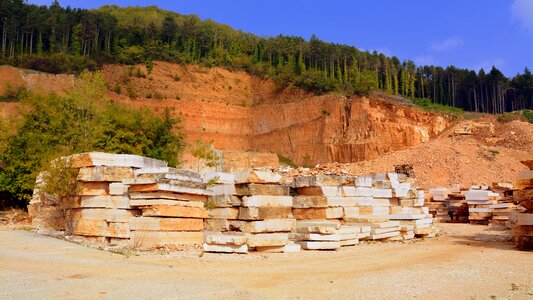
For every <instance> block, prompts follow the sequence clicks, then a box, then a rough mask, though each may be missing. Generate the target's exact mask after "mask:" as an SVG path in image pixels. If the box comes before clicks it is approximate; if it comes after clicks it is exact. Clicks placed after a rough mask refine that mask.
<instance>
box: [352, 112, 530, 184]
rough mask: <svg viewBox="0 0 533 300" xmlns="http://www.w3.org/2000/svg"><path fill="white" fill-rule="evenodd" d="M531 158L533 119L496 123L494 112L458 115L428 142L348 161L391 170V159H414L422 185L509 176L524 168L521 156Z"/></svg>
mask: <svg viewBox="0 0 533 300" xmlns="http://www.w3.org/2000/svg"><path fill="white" fill-rule="evenodd" d="M465 125H467V126H470V127H472V135H456V134H454V129H455V128H459V127H462V126H465ZM526 159H533V124H529V123H526V122H521V121H512V122H509V123H500V122H497V121H496V118H495V117H484V118H483V119H481V120H477V121H475V122H472V121H462V122H460V123H459V124H457V125H456V126H455V127H453V128H451V129H449V130H448V131H446V132H444V133H443V134H441V135H440V136H439V138H436V139H432V140H430V141H429V142H428V143H425V144H420V145H417V146H414V147H412V148H408V149H404V150H400V151H396V152H392V153H388V154H386V155H383V156H380V157H379V158H377V159H374V160H369V161H364V162H359V163H355V164H352V165H351V167H350V170H351V171H353V172H354V173H356V174H369V173H380V172H388V171H392V170H394V165H396V164H406V163H410V164H413V165H414V170H415V174H416V176H417V177H418V180H417V182H418V184H419V185H421V187H423V188H430V187H436V186H450V185H451V184H456V183H459V184H461V185H463V186H465V187H468V186H470V185H474V184H476V185H477V184H488V185H490V184H491V183H493V182H505V181H507V182H509V181H510V182H513V181H515V180H516V179H518V174H519V172H520V171H524V170H527V168H526V167H525V166H524V165H522V164H521V163H520V160H526Z"/></svg>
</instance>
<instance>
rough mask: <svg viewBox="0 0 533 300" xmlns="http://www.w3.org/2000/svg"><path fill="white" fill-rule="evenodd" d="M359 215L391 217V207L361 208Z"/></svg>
mask: <svg viewBox="0 0 533 300" xmlns="http://www.w3.org/2000/svg"><path fill="white" fill-rule="evenodd" d="M359 214H360V215H362V216H364V215H370V216H388V215H389V207H381V206H362V207H360V208H359Z"/></svg>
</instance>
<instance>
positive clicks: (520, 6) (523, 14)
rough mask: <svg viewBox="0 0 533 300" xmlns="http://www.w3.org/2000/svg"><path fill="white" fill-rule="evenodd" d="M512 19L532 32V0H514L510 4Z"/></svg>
mask: <svg viewBox="0 0 533 300" xmlns="http://www.w3.org/2000/svg"><path fill="white" fill-rule="evenodd" d="M511 13H512V16H513V20H518V21H519V22H520V23H522V26H523V27H524V28H526V29H528V30H529V31H531V32H532V33H533V1H532V0H515V1H514V2H513V5H511Z"/></svg>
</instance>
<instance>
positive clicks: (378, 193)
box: [372, 188, 392, 198]
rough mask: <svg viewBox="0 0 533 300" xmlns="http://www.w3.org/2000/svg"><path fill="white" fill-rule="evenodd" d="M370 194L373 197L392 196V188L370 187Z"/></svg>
mask: <svg viewBox="0 0 533 300" xmlns="http://www.w3.org/2000/svg"><path fill="white" fill-rule="evenodd" d="M372 196H374V198H392V189H378V188H373V189H372Z"/></svg>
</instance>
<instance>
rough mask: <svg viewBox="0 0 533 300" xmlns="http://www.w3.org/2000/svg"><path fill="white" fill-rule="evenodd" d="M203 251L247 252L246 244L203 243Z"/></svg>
mask: <svg viewBox="0 0 533 300" xmlns="http://www.w3.org/2000/svg"><path fill="white" fill-rule="evenodd" d="M204 252H216V253H241V254H244V253H248V245H210V244H207V243H204Z"/></svg>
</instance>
